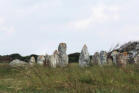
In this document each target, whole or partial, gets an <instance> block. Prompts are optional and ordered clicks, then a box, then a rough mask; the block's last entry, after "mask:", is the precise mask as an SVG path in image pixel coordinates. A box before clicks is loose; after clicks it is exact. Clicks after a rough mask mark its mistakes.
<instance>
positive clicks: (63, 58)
mask: <svg viewBox="0 0 139 93" xmlns="http://www.w3.org/2000/svg"><path fill="white" fill-rule="evenodd" d="M66 51H67V45H66V43H60V44H59V47H58V54H59V62H58V64H57V65H58V66H60V67H65V66H67V65H68V60H69V59H68V55H67V53H66Z"/></svg>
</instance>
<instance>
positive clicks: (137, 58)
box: [135, 54, 139, 65]
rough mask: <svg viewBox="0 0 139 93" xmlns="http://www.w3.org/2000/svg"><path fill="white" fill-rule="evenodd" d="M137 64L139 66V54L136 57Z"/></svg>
mask: <svg viewBox="0 0 139 93" xmlns="http://www.w3.org/2000/svg"><path fill="white" fill-rule="evenodd" d="M135 64H137V65H139V54H138V55H137V56H136V57H135Z"/></svg>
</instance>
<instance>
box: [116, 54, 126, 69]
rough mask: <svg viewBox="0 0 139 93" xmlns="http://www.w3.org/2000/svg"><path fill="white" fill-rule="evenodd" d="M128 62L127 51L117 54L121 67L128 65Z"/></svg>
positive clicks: (118, 63)
mask: <svg viewBox="0 0 139 93" xmlns="http://www.w3.org/2000/svg"><path fill="white" fill-rule="evenodd" d="M127 63H128V55H127V54H126V53H120V54H118V56H117V65H118V66H119V67H126V64H127Z"/></svg>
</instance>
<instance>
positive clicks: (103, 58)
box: [100, 51, 107, 65]
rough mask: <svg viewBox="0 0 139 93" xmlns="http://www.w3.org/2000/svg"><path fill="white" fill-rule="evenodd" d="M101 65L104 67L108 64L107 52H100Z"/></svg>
mask: <svg viewBox="0 0 139 93" xmlns="http://www.w3.org/2000/svg"><path fill="white" fill-rule="evenodd" d="M100 63H101V64H102V65H104V64H107V52H105V51H101V52H100Z"/></svg>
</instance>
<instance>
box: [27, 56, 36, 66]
mask: <svg viewBox="0 0 139 93" xmlns="http://www.w3.org/2000/svg"><path fill="white" fill-rule="evenodd" d="M35 63H36V61H35V57H33V56H32V57H31V58H30V61H29V64H30V65H31V66H33V65H34V64H35Z"/></svg>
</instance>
